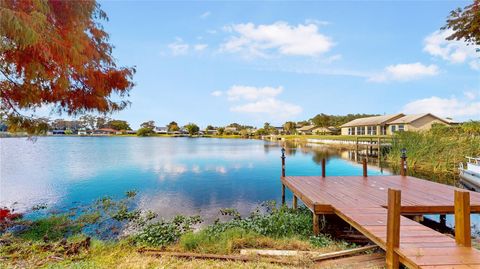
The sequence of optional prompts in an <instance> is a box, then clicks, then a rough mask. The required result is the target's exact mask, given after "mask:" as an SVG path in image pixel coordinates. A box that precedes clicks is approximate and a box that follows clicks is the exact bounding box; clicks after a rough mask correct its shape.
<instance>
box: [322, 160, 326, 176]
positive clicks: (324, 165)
mask: <svg viewBox="0 0 480 269" xmlns="http://www.w3.org/2000/svg"><path fill="white" fill-rule="evenodd" d="M325 169H326V161H325V159H322V177H325V174H326V171H325Z"/></svg>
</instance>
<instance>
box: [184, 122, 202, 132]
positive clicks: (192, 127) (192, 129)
mask: <svg viewBox="0 0 480 269" xmlns="http://www.w3.org/2000/svg"><path fill="white" fill-rule="evenodd" d="M185 129H187V132H188V134H190V135H194V134H196V133H198V132H199V131H200V127H198V126H197V125H196V124H195V123H189V124H187V125H185Z"/></svg>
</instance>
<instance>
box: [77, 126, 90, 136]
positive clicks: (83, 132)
mask: <svg viewBox="0 0 480 269" xmlns="http://www.w3.org/2000/svg"><path fill="white" fill-rule="evenodd" d="M77 134H78V135H87V134H88V133H87V129H85V128H80V129H78V132H77Z"/></svg>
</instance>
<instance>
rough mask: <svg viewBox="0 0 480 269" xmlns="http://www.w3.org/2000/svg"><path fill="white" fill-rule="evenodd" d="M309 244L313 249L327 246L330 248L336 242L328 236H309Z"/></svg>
mask: <svg viewBox="0 0 480 269" xmlns="http://www.w3.org/2000/svg"><path fill="white" fill-rule="evenodd" d="M309 242H310V244H312V245H313V246H315V247H318V248H323V247H327V246H331V245H333V244H335V243H336V242H335V241H334V240H333V239H332V237H330V236H329V235H318V236H311V237H310V238H309Z"/></svg>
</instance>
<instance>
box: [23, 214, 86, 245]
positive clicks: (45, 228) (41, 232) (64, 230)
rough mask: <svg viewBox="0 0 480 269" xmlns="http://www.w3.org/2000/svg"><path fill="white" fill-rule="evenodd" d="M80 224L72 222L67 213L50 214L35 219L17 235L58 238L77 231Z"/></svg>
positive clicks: (36, 239) (35, 239)
mask: <svg viewBox="0 0 480 269" xmlns="http://www.w3.org/2000/svg"><path fill="white" fill-rule="evenodd" d="M80 230H81V228H80V226H79V225H77V224H75V223H73V222H72V221H71V219H70V218H69V217H68V216H67V215H52V216H49V217H46V218H41V219H38V220H35V221H34V222H33V223H32V224H31V225H30V226H29V228H28V229H27V230H26V231H24V232H22V233H20V234H19V236H20V237H21V238H23V239H25V240H31V241H39V240H45V239H47V240H53V241H55V240H59V239H61V238H63V237H65V236H68V235H74V234H77V233H79V232H80Z"/></svg>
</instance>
